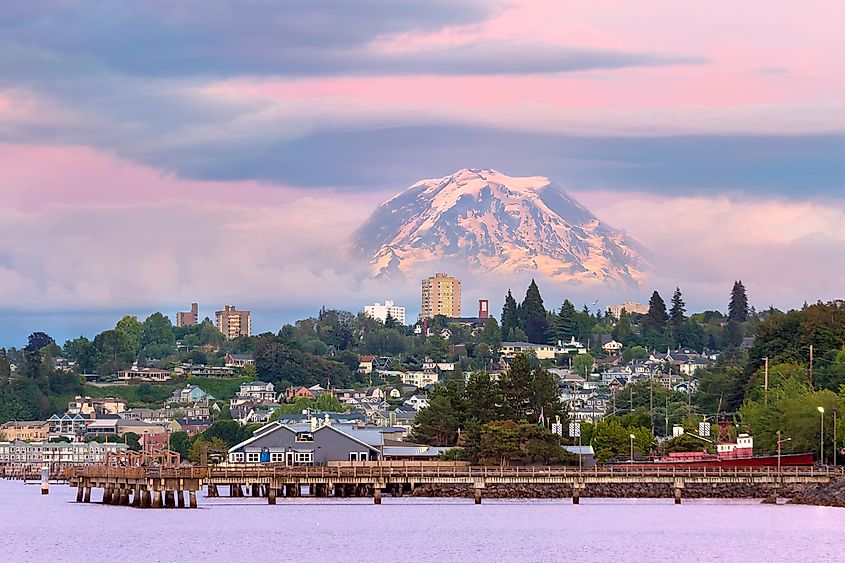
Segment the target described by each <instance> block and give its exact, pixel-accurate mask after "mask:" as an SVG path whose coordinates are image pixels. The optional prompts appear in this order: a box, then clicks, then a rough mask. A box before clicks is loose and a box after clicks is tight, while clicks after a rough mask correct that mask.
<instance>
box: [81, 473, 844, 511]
mask: <svg viewBox="0 0 845 563" xmlns="http://www.w3.org/2000/svg"><path fill="white" fill-rule="evenodd" d="M65 476H66V478H67V480H68V483H69V484H70V485H71V486H72V487H76V488H77V496H76V500H77V502H91V496H92V489H102V490H103V493H102V502H103V503H105V504H115V505H121V506H135V507H138V508H169V507H180V508H181V507H185V506H188V507H190V508H196V506H197V492H199V491H201V490H202V489H203V487H204V486H207V487H208V496H209V497H216V496H220V488H221V487H224V488H225V489H228V493H229V495H230V496H232V497H236V498H237V497H245V496H251V497H263V498H266V499H267V502H268V503H269V504H276V499H277V497H280V496H281V497H298V496H300V495H302V494H303V491H306V492H307V493H306V494H309V495H311V496H316V497H347V496H368V497H372V498H373V502H374V503H375V504H381V500H382V493H383V492H388V493H390V494H392V495H402V494H403V493H404V492H407V491H411V490H413V489H414V488H415V487H417V486H421V485H461V486H466V487H471V488H472V490H473V491H474V495H473V496H474V499H475V502H476V504H480V503H481V500H482V497H483V495H484V490H485V488H487V487H488V486H491V485H499V486H501V485H505V486H507V485H567V486H569V487H571V490H572V502H573V503H574V504H578V503H579V500H580V498H581V496H582V492H583V491H584V490H585V489H586V488H587V487H589V486H590V485H596V484H601V485H657V486H665V487H667V490H671V491H674V498H675V503H676V504H680V503H681V498H682V496H683V491H684V488H685V487H687V486H688V485H708V486H715V487H718V486H719V485H728V484H745V485H767V486H776V487H777V486H782V485H795V484H817V483H827V482H829V481H830V480H831V479H833V478H836V477H842V476H843V473H842V471H841V470H837V469H832V468H820V469H817V468H783V469H782V470H781V471H777V470H775V469H774V468H739V467H736V468H696V469H692V468H690V469H684V468H635V467H632V468H627V467H612V468H595V469H589V470H582V471H579V470H578V469H573V468H559V467H508V468H490V467H471V466H467V465H459V464H449V463H443V464H423V465H403V464H401V463H399V464H379V463H378V462H372V463H364V464H360V463H359V464H356V465H352V466H326V467H289V466H271V465H258V466H257V465H237V466H236V465H229V466H225V467H221V466H218V467H211V468H202V467H178V468H144V467H114V466H108V467H106V466H89V467H79V468H74V469H69V470H67V472H66V474H65ZM225 489H224V490H225ZM186 493H187V495H188V502H187V505H186V502H185V494H186Z"/></svg>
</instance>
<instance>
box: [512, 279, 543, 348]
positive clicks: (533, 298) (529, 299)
mask: <svg viewBox="0 0 845 563" xmlns="http://www.w3.org/2000/svg"><path fill="white" fill-rule="evenodd" d="M519 316H520V325H521V327H522V329H523V330H524V331H525V336H526V337H527V338H528V342H533V343H535V344H546V343H547V342H548V341H549V321H548V319H547V318H546V308H545V307H544V306H543V298H542V297H541V296H540V288H538V287H537V283H536V282H535V281H534V280H533V279H532V280H531V284H530V285H529V286H528V290H527V291H526V292H525V299H524V300H523V301H522V305H521V306H520V308H519Z"/></svg>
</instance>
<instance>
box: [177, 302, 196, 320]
mask: <svg viewBox="0 0 845 563" xmlns="http://www.w3.org/2000/svg"><path fill="white" fill-rule="evenodd" d="M198 322H199V306H198V305H197V304H196V303H191V310H190V311H188V312H179V313H176V326H194V325H195V324H197V323H198Z"/></svg>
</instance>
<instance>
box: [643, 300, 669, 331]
mask: <svg viewBox="0 0 845 563" xmlns="http://www.w3.org/2000/svg"><path fill="white" fill-rule="evenodd" d="M668 322H669V314H668V313H667V312H666V302H665V301H663V298H662V297H660V294H659V293H657V292H656V291H655V292H654V293H652V294H651V299H649V302H648V313H647V314H646V324H647V325H648V326H649V327H650V328H652V329H654V330H657V331H660V332H664V331H665V330H666V323H668Z"/></svg>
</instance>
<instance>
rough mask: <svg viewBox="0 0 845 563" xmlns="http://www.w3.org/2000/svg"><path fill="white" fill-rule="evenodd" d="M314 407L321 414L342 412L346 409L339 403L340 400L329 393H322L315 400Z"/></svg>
mask: <svg viewBox="0 0 845 563" xmlns="http://www.w3.org/2000/svg"><path fill="white" fill-rule="evenodd" d="M314 406H315V407H316V409H317V410H318V411H321V412H344V411H345V410H346V409H345V408H344V407H343V405H342V404H341V402H340V399H338V398H337V397H335V396H334V395H332V394H331V393H323V394H322V395H320V396H319V397H317V400H316V401H314Z"/></svg>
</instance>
